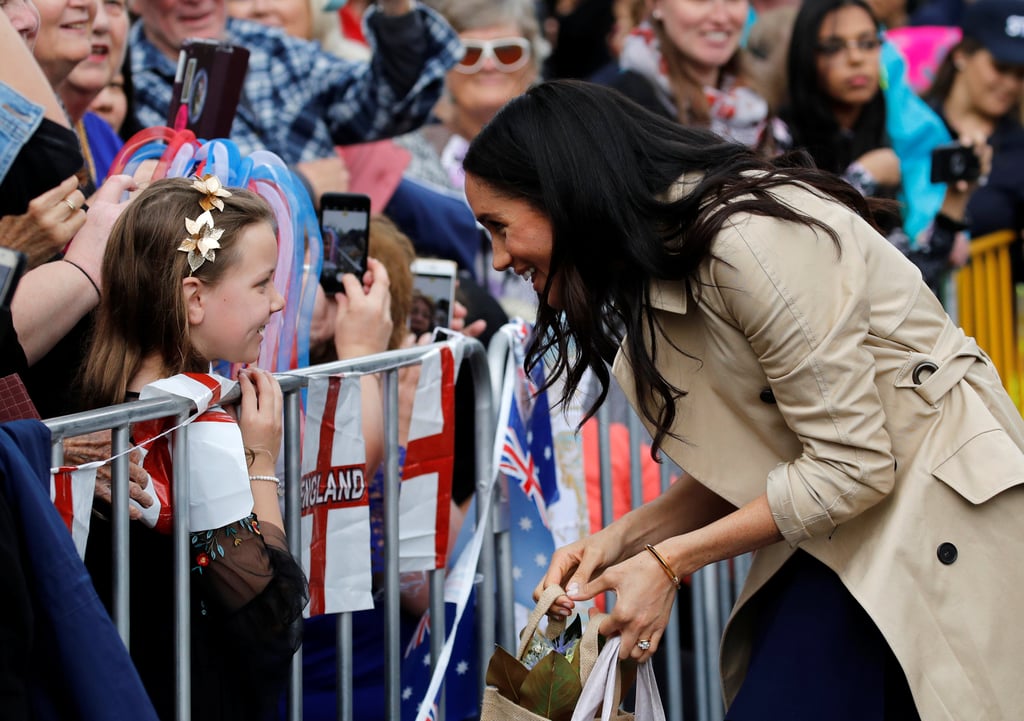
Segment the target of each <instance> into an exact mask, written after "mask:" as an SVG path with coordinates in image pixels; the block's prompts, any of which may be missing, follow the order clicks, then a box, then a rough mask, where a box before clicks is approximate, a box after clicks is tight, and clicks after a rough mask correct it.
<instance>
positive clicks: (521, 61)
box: [455, 38, 530, 75]
mask: <svg viewBox="0 0 1024 721" xmlns="http://www.w3.org/2000/svg"><path fill="white" fill-rule="evenodd" d="M462 45H463V47H465V49H466V53H465V54H464V55H463V56H462V60H460V61H459V64H458V65H456V66H455V69H456V70H458V71H459V72H460V73H465V74H467V75H470V74H472V73H476V72H479V71H480V68H482V67H483V66H484V61H485V60H486V59H487V58H490V59H491V60H493V61H494V67H496V68H497V69H498V70H500V71H501V72H503V73H514V72H515V71H516V70H519V69H520V68H522V67H523V66H524V65H526V63H528V62H530V41H529V40H527V39H526V38H497V39H496V40H463V41H462Z"/></svg>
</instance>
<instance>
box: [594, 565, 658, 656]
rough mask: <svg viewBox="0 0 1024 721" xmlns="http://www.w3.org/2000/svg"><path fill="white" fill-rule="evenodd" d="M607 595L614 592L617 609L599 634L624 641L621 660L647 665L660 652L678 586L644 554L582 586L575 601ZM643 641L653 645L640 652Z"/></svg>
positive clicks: (607, 619)
mask: <svg viewBox="0 0 1024 721" xmlns="http://www.w3.org/2000/svg"><path fill="white" fill-rule="evenodd" d="M605 591H614V592H615V606H614V607H613V608H612V612H611V613H610V614H609V615H608V617H607V618H606V619H604V621H602V623H601V627H600V628H599V629H598V630H599V631H600V632H601V634H602V635H603V636H606V637H607V636H614V635H616V634H617V635H619V636H621V637H622V648H621V649H620V650H619V658H623V659H624V658H629V657H630V656H632V657H633V659H634V660H636V661H647V660H648V659H650V658H651V656H653V655H654V652H655V651H657V650H658V644H659V643H660V642H661V637H662V634H664V633H665V627H666V626H668V621H669V614H670V613H671V611H672V604H673V603H675V600H676V592H677V589H676V587H675V584H673V583H672V582H671V581H670V580H669V579H668V578H667V577H666V576H665V571H664V569H663V568H662V567H661V564H659V563H658V561H657V560H656V559H655V558H654V556H652V555H651V554H650V553H648V552H647V551H641V552H640V553H638V554H637V555H635V556H633V557H632V558H629V559H626V560H625V561H623V562H622V563H618V564H616V565H614V566H612V567H610V568H609V569H608V570H606V571H605V572H604V573H602V574H601V575H600V576H598V577H597V578H595V579H594V580H592V581H591V582H590V583H588V584H586V585H585V586H581V587H580V591H579V594H577V595H576V596H574V598H576V599H577V600H582V599H583V598H593V597H594V596H596V595H597V594H599V593H604V592H605ZM641 640H644V641H649V642H650V644H649V645H647V647H646V648H641V647H640V646H639V645H637V644H638V643H639V642H640V641H641Z"/></svg>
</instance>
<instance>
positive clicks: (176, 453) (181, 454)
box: [122, 413, 192, 721]
mask: <svg viewBox="0 0 1024 721" xmlns="http://www.w3.org/2000/svg"><path fill="white" fill-rule="evenodd" d="M186 418H188V413H181V414H179V415H178V416H177V417H176V418H175V425H177V424H179V423H184V422H185V419H186ZM188 463H189V458H188V426H182V427H181V428H179V429H178V430H176V431H175V432H174V442H173V444H172V450H171V464H172V477H173V479H174V480H173V484H174V488H173V489H172V491H171V496H172V498H173V499H174V501H173V503H174V508H176V509H177V512H176V513H174V514H173V517H172V519H171V524H172V528H173V536H172V538H173V544H174V551H173V553H174V633H175V635H176V639H175V655H174V677H175V682H176V685H175V689H176V692H177V693H176V697H175V698H176V704H177V705H176V707H175V713H176V717H177V719H178V721H189V719H191V718H192V633H191V614H190V608H189V599H190V594H189V588H190V584H191V579H190V578H189V575H190V570H191V569H190V567H189V533H188V530H189V529H188V508H189V503H188V496H189V493H188V492H189V485H190V483H191V479H190V478H189V473H188ZM122 505H124V506H125V510H126V511H127V506H128V504H127V503H124V504H122Z"/></svg>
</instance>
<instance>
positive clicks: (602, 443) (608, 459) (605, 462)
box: [591, 403, 615, 613]
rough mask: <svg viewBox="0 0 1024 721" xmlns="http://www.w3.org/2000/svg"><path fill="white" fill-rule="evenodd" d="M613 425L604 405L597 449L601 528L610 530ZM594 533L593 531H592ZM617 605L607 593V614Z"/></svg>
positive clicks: (599, 418) (598, 413)
mask: <svg viewBox="0 0 1024 721" xmlns="http://www.w3.org/2000/svg"><path fill="white" fill-rule="evenodd" d="M610 423H611V419H610V415H609V411H608V404H607V403H602V404H601V405H600V407H598V409H597V447H598V449H599V451H598V468H599V469H600V474H601V475H600V477H601V528H608V526H609V525H611V523H612V521H614V520H615V506H614V499H615V495H614V494H615V489H614V488H613V487H612V485H613V478H612V449H611V436H610V433H609V424H610ZM591 532H593V529H591ZM614 605H615V594H614V593H612V592H611V591H606V592H605V594H604V608H605V612H606V613H611V611H612V607H613V606H614Z"/></svg>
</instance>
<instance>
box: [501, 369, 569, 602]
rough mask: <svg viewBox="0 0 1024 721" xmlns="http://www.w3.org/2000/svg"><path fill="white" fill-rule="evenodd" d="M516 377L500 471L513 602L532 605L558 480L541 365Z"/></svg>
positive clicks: (547, 549) (550, 545)
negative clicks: (506, 505) (503, 480)
mask: <svg viewBox="0 0 1024 721" xmlns="http://www.w3.org/2000/svg"><path fill="white" fill-rule="evenodd" d="M519 364H520V367H521V365H522V361H521V359H520V361H519ZM517 376H518V379H517V383H516V385H517V387H516V388H514V389H513V390H512V399H511V401H512V402H511V403H510V404H509V416H508V419H507V424H506V431H505V440H504V445H503V447H502V452H501V462H500V470H501V472H502V474H504V476H505V477H506V479H507V480H508V494H509V512H510V523H511V530H510V534H511V540H512V576H513V581H514V587H515V600H516V602H517V603H520V604H522V605H524V606H526V607H532V606H533V605H534V602H533V596H532V594H533V589H534V588H535V587H536V585H537V584H538V583H539V582H540V580H541V578H543V576H544V572H545V571H547V568H548V564H549V563H550V561H551V554H552V553H554V550H555V542H554V539H553V538H552V535H551V530H550V523H549V521H548V508H549V507H550V506H551V504H552V503H554V502H555V501H557V500H558V481H557V472H556V465H555V451H554V440H553V438H552V434H551V415H550V409H549V407H548V398H547V393H546V392H545V391H540V392H538V391H537V389H538V388H539V387H540V386H541V385H543V368H541V367H540V366H539V365H538V366H537V367H535V368H534V373H533V377H531V376H529V375H526V374H525V373H520V374H517Z"/></svg>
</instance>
